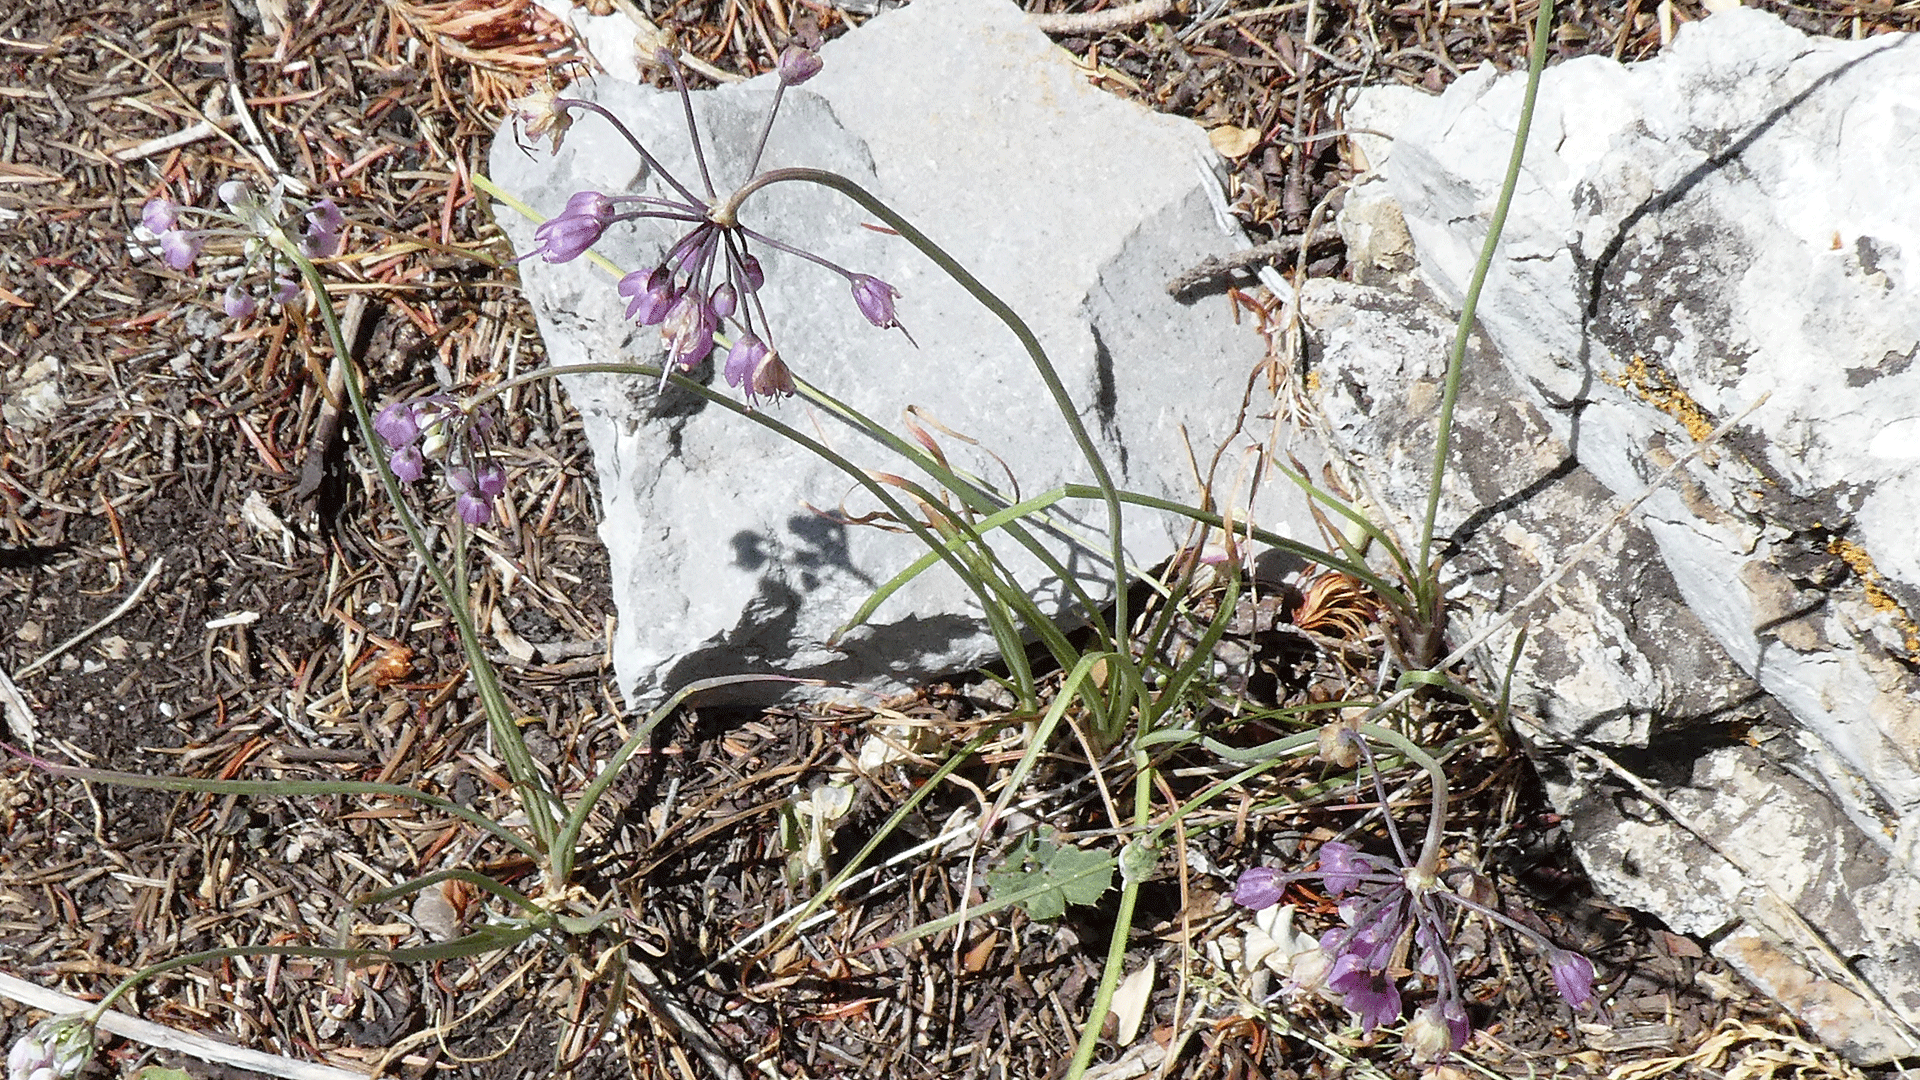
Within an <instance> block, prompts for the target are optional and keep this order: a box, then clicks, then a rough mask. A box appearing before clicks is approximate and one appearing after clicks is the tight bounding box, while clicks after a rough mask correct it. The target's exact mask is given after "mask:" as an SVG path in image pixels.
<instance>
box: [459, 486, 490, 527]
mask: <svg viewBox="0 0 1920 1080" xmlns="http://www.w3.org/2000/svg"><path fill="white" fill-rule="evenodd" d="M453 509H454V512H455V513H457V514H459V515H460V520H461V521H464V522H466V523H467V524H469V525H485V524H486V523H487V522H489V521H492V520H493V507H492V506H490V505H488V504H487V500H485V499H483V498H481V497H480V496H478V495H474V494H471V493H469V492H462V493H461V494H459V495H457V496H455V497H454V500H453Z"/></svg>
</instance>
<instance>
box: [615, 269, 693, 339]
mask: <svg viewBox="0 0 1920 1080" xmlns="http://www.w3.org/2000/svg"><path fill="white" fill-rule="evenodd" d="M619 291H620V295H621V296H624V297H626V298H627V318H629V319H633V318H638V319H639V320H640V325H641V326H658V325H660V321H661V320H662V319H665V318H666V317H667V312H668V310H670V309H671V308H672V307H673V302H674V301H675V300H677V299H679V298H680V294H679V293H678V292H676V291H675V290H674V287H673V272H672V271H670V270H668V269H667V268H666V267H664V266H656V267H654V268H653V269H652V270H651V271H647V270H635V271H634V272H633V273H631V274H628V275H627V276H625V277H623V278H621V279H620V285H619Z"/></svg>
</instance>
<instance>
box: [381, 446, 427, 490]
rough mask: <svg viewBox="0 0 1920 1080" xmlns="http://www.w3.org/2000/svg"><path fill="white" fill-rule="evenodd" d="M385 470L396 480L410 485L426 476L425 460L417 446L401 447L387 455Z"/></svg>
mask: <svg viewBox="0 0 1920 1080" xmlns="http://www.w3.org/2000/svg"><path fill="white" fill-rule="evenodd" d="M387 468H389V469H392V470H393V475H394V478H395V479H396V480H399V481H400V482H401V483H403V484H411V483H413V482H414V481H415V480H418V479H420V478H421V477H422V476H425V475H426V474H427V459H426V457H425V456H424V455H423V454H421V453H420V448H419V447H417V446H403V447H401V448H399V449H398V450H395V451H394V452H393V453H391V454H389V455H387Z"/></svg>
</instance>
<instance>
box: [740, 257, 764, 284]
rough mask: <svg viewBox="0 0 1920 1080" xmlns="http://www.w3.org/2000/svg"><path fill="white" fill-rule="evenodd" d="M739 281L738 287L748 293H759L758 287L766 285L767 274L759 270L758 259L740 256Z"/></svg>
mask: <svg viewBox="0 0 1920 1080" xmlns="http://www.w3.org/2000/svg"><path fill="white" fill-rule="evenodd" d="M740 279H741V280H740V287H741V288H742V289H745V290H746V291H747V292H750V293H757V292H759V291H760V286H762V285H765V284H766V283H767V272H766V271H765V270H763V269H761V268H760V260H759V259H756V258H754V257H753V256H752V255H750V254H749V255H742V256H741V257H740Z"/></svg>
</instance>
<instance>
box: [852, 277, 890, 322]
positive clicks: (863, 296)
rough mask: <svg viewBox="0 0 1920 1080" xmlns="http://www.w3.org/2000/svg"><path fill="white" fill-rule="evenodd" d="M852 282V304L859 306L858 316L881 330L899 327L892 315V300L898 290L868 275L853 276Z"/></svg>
mask: <svg viewBox="0 0 1920 1080" xmlns="http://www.w3.org/2000/svg"><path fill="white" fill-rule="evenodd" d="M852 281H853V302H854V303H855V304H856V305H858V306H859V308H860V314H862V315H865V316H866V317H867V321H868V322H870V323H872V324H873V325H875V326H877V327H879V328H880V329H882V330H891V329H893V328H894V327H896V326H899V325H900V320H899V319H897V318H895V317H894V314H893V298H894V297H896V296H899V295H900V290H899V289H896V288H894V287H893V286H891V285H889V284H887V283H886V282H884V281H881V280H880V279H879V278H877V277H873V276H871V275H868V274H855V275H853V278H852Z"/></svg>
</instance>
